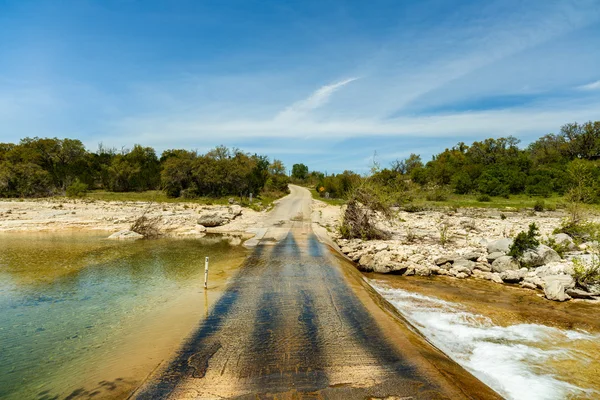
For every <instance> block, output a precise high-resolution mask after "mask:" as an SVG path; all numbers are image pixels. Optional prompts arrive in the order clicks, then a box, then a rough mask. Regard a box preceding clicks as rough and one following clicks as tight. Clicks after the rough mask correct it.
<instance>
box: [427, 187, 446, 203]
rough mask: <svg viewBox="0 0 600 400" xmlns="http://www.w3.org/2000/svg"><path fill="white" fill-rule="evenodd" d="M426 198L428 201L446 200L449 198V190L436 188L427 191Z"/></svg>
mask: <svg viewBox="0 0 600 400" xmlns="http://www.w3.org/2000/svg"><path fill="white" fill-rule="evenodd" d="M425 198H426V199H427V201H446V200H448V192H447V191H446V190H444V189H434V190H432V191H429V192H427V194H426V195H425Z"/></svg>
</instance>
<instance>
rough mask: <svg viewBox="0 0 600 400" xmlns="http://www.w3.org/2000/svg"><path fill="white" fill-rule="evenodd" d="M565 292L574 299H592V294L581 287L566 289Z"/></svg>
mask: <svg viewBox="0 0 600 400" xmlns="http://www.w3.org/2000/svg"><path fill="white" fill-rule="evenodd" d="M565 293H566V294H567V295H568V296H571V297H572V298H574V299H585V300H593V299H594V296H593V295H592V294H591V293H588V292H586V291H585V290H581V289H567V290H565Z"/></svg>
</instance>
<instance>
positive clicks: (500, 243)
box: [487, 238, 513, 254]
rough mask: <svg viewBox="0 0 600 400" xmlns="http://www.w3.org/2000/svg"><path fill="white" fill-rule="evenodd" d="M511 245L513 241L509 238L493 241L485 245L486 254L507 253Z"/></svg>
mask: <svg viewBox="0 0 600 400" xmlns="http://www.w3.org/2000/svg"><path fill="white" fill-rule="evenodd" d="M512 244H513V240H512V239H510V238H502V239H498V240H494V241H493V242H490V243H488V245H487V251H488V253H490V254H491V253H496V252H501V253H504V254H506V253H508V250H509V248H510V246H512Z"/></svg>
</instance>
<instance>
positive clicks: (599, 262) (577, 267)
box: [573, 250, 600, 288]
mask: <svg viewBox="0 0 600 400" xmlns="http://www.w3.org/2000/svg"><path fill="white" fill-rule="evenodd" d="M596 252H597V250H596ZM573 270H574V274H573V279H575V282H577V286H580V287H583V288H587V285H589V284H597V283H600V258H599V257H598V254H594V255H593V256H592V261H591V263H590V265H586V264H585V263H584V262H583V261H581V260H580V259H579V258H576V259H574V260H573Z"/></svg>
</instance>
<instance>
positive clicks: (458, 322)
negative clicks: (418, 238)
mask: <svg viewBox="0 0 600 400" xmlns="http://www.w3.org/2000/svg"><path fill="white" fill-rule="evenodd" d="M366 275H367V279H368V281H369V282H370V283H371V285H372V286H373V287H374V288H375V289H376V290H377V291H378V292H379V293H380V294H381V295H383V297H384V298H385V299H387V300H388V301H389V302H390V303H391V304H392V305H393V306H394V307H395V308H396V309H397V310H398V311H399V312H400V314H401V315H402V316H403V317H404V318H406V320H407V321H408V322H409V323H410V324H412V325H413V326H414V327H415V329H417V330H418V331H419V332H421V333H422V334H423V335H424V336H425V337H426V338H427V339H428V340H429V341H430V342H431V343H432V344H434V345H435V346H436V347H438V348H439V349H440V350H442V351H443V352H445V353H446V354H447V355H449V356H450V357H451V358H453V359H454V360H455V361H457V362H458V363H459V364H461V365H462V366H463V367H465V368H466V369H467V370H469V371H470V372H471V373H472V374H473V375H475V376H476V377H477V378H479V379H480V380H482V381H483V382H484V383H486V384H487V385H488V386H490V387H491V388H492V389H494V390H496V391H497V392H498V393H500V394H501V395H502V396H504V397H506V398H507V399H516V400H520V399H523V400H525V399H527V400H554V399H556V400H558V399H597V398H600V379H598V377H599V376H600V307H599V306H598V304H593V303H590V302H585V301H577V300H574V301H570V302H567V303H557V302H551V301H548V300H545V299H543V298H542V297H541V296H539V295H537V294H535V293H534V292H533V291H531V290H527V289H521V288H519V287H507V286H505V285H503V286H500V285H497V284H495V283H492V282H488V281H480V280H457V279H453V278H448V277H435V278H424V277H402V276H390V275H376V274H366Z"/></svg>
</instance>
